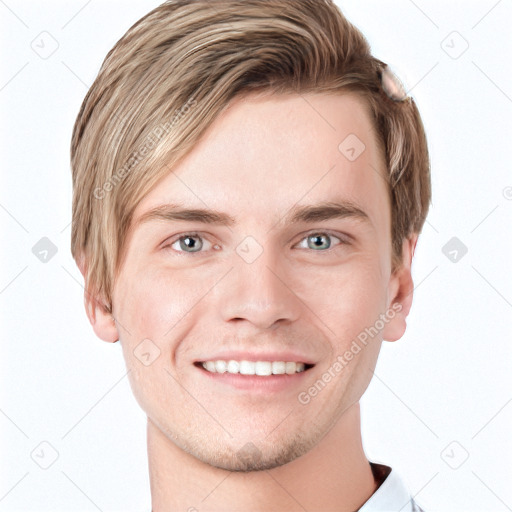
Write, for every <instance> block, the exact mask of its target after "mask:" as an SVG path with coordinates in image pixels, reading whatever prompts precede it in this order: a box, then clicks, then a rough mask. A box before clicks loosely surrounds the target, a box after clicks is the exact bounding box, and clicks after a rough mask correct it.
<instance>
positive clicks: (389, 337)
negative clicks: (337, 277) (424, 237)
mask: <svg viewBox="0 0 512 512" xmlns="http://www.w3.org/2000/svg"><path fill="white" fill-rule="evenodd" d="M417 242H418V235H417V234H416V233H415V234H413V235H411V237H409V238H407V239H405V240H404V241H403V244H402V265H401V266H400V268H398V269H397V270H396V271H395V272H394V273H393V275H392V276H391V278H390V280H389V285H388V304H387V310H386V311H387V313H386V316H388V317H389V318H391V320H390V321H389V322H388V323H387V324H386V325H385V327H384V329H383V331H382V338H383V340H384V341H397V340H399V339H400V338H401V337H402V336H403V335H404V333H405V329H406V328H407V323H406V318H407V315H408V314H409V311H410V309H411V305H412V296H413V290H414V283H413V281H412V275H411V265H412V258H413V256H414V250H415V249H416V244H417ZM391 311H394V315H393V314H392V313H390V312H391Z"/></svg>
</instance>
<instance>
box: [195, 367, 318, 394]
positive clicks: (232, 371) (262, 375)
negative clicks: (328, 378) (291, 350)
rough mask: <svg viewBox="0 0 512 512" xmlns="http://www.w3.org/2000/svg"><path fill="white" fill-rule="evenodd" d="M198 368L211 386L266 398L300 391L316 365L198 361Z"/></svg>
mask: <svg viewBox="0 0 512 512" xmlns="http://www.w3.org/2000/svg"><path fill="white" fill-rule="evenodd" d="M194 366H195V367H196V368H197V369H198V370H199V372H200V374H199V375H200V376H202V377H203V378H205V379H207V380H206V381H205V382H208V385H210V384H211V385H214V386H217V385H218V386H221V387H228V388H231V389H234V390H236V392H243V393H247V394H249V395H251V396H260V397H262V398H263V399H265V398H266V397H269V396H276V394H277V393H279V392H285V391H287V392H289V393H294V392H297V388H300V389H302V388H303V387H304V386H305V383H304V379H305V378H307V377H308V376H309V374H310V372H311V368H313V367H314V366H315V364H312V363H306V362H303V361H282V360H280V361H268V360H267V361H261V360H258V361H249V360H247V359H240V360H236V359H216V360H209V361H196V362H195V363H194Z"/></svg>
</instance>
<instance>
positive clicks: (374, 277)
mask: <svg viewBox="0 0 512 512" xmlns="http://www.w3.org/2000/svg"><path fill="white" fill-rule="evenodd" d="M310 277H311V279H310ZM301 286H302V289H303V296H304V297H307V299H306V303H308V305H309V306H310V307H311V309H312V310H313V311H314V312H315V313H316V314H317V316H318V317H319V318H320V319H321V320H322V321H323V322H324V324H325V325H326V326H327V327H329V329H330V330H329V332H330V336H329V337H334V339H335V340H336V341H335V343H336V344H342V345H345V344H347V343H349V344H350V341H351V340H352V339H354V338H356V337H357V335H358V334H359V333H360V332H361V331H362V330H364V329H365V328H366V327H370V326H371V325H373V324H374V323H375V321H376V320H377V319H378V317H379V314H381V313H383V312H384V309H383V308H384V307H385V300H386V294H385V293H386V286H385V283H384V281H383V278H382V273H381V272H380V262H379V261H378V260H375V259H372V258H365V257H364V256H363V255H361V256H360V257H357V258H354V259H353V260H352V262H351V264H350V265H346V266H340V267H338V268H334V267H333V268H331V269H329V270H326V271H325V272H321V273H320V274H316V276H314V278H313V276H304V279H303V280H302V285H301ZM331 331H332V332H331Z"/></svg>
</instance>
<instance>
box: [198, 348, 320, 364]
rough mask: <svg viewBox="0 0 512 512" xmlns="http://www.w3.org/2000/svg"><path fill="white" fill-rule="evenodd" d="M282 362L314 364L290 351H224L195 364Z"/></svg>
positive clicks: (309, 359)
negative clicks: (214, 362)
mask: <svg viewBox="0 0 512 512" xmlns="http://www.w3.org/2000/svg"><path fill="white" fill-rule="evenodd" d="M219 360H220V361H231V360H234V361H284V362H292V361H293V362H295V363H305V364H310V365H313V364H315V362H314V361H313V359H311V358H310V357H307V356H304V355H302V354H299V353H297V352H291V351H275V352H270V351H265V352H255V351H254V350H251V351H241V350H234V351H229V352H227V351H225V352H218V353H217V354H215V355H211V356H205V357H204V358H201V359H198V360H197V361H196V362H198V363H203V362H205V361H219Z"/></svg>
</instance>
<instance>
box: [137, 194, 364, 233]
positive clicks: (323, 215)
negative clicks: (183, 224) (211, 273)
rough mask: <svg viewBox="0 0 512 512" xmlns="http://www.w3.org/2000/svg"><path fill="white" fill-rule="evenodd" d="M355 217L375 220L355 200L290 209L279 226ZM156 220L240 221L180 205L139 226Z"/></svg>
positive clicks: (159, 209)
mask: <svg viewBox="0 0 512 512" xmlns="http://www.w3.org/2000/svg"><path fill="white" fill-rule="evenodd" d="M343 218H354V219H357V220H360V221H363V222H366V223H368V224H371V220H370V218H369V216H368V214H367V213H366V212H365V211H364V210H363V209H362V208H360V207H359V206H358V205H357V204H355V203H353V202H351V201H346V200H344V201H334V202H331V201H327V202H321V203H319V204H315V205H300V206H293V207H292V208H290V211H289V212H288V214H287V215H286V216H285V217H284V219H283V220H280V221H279V222H278V223H279V224H284V225H287V224H290V225H294V224H300V223H306V224H307V223H313V222H320V221H325V220H330V219H343ZM153 220H164V221H189V222H199V223H202V224H212V225H219V226H228V227H230V226H235V225H236V223H237V221H236V219H235V218H234V217H232V216H231V215H229V214H227V213H224V212H219V211H217V210H210V209H204V208H184V207H183V206H182V205H179V204H162V205H160V206H156V207H155V208H152V209H150V210H148V211H147V212H145V213H144V214H142V215H141V216H140V218H139V219H138V220H137V221H136V223H135V225H136V226H139V225H140V224H143V223H147V222H149V221H153Z"/></svg>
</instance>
